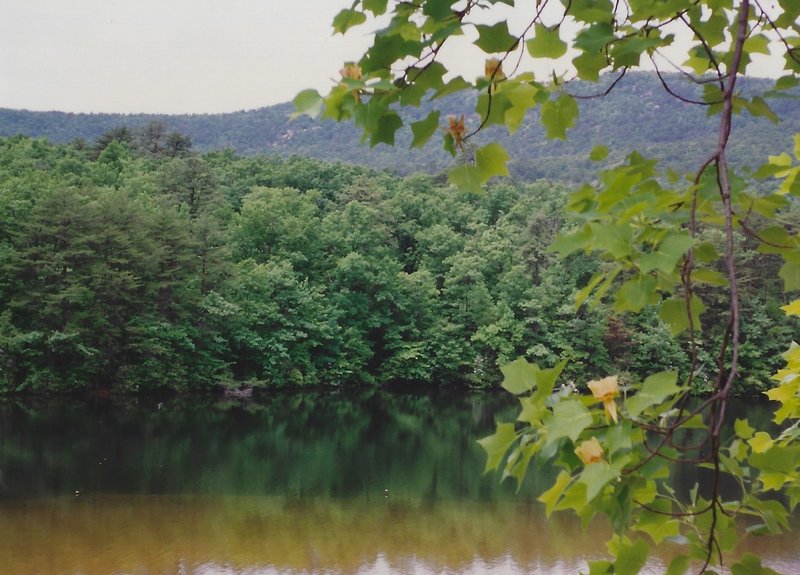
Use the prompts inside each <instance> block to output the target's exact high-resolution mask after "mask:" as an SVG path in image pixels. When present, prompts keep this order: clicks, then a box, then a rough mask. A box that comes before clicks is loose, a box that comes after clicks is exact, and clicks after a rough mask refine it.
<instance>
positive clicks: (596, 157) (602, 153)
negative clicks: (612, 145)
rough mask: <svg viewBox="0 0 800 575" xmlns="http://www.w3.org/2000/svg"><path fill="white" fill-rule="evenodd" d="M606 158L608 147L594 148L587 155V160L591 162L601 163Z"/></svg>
mask: <svg viewBox="0 0 800 575" xmlns="http://www.w3.org/2000/svg"><path fill="white" fill-rule="evenodd" d="M607 157H608V146H595V147H594V148H592V151H591V153H590V154H589V159H590V160H592V161H593V162H602V161H603V160H605V159H606V158H607Z"/></svg>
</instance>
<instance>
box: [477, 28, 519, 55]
mask: <svg viewBox="0 0 800 575" xmlns="http://www.w3.org/2000/svg"><path fill="white" fill-rule="evenodd" d="M475 29H476V30H477V31H478V39H477V40H475V45H476V46H477V47H478V48H480V49H481V50H483V51H484V52H486V53H487V54H497V53H505V52H508V51H510V50H513V49H514V47H515V46H516V44H517V39H516V38H515V37H514V36H512V35H511V34H510V33H509V32H508V23H507V22H506V21H505V20H502V21H500V22H498V23H497V24H493V25H491V26H489V25H486V24H476V25H475Z"/></svg>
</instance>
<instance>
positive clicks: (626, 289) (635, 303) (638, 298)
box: [614, 274, 660, 313]
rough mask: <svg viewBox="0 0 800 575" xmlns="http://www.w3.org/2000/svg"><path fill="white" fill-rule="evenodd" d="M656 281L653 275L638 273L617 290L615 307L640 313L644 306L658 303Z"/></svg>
mask: <svg viewBox="0 0 800 575" xmlns="http://www.w3.org/2000/svg"><path fill="white" fill-rule="evenodd" d="M656 283H657V282H656V278H654V277H653V276H649V275H642V274H636V275H635V276H634V277H632V278H631V279H629V280H628V281H626V282H625V283H624V284H622V286H620V288H619V289H618V290H617V294H616V303H615V305H614V309H616V310H617V311H632V312H634V313H638V312H640V311H642V308H644V306H646V305H648V304H654V303H657V302H658V301H659V299H660V298H659V295H658V293H656Z"/></svg>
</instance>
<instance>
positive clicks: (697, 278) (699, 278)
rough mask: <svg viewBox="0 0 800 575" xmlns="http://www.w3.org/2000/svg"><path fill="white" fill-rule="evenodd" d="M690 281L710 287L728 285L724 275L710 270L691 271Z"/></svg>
mask: <svg viewBox="0 0 800 575" xmlns="http://www.w3.org/2000/svg"><path fill="white" fill-rule="evenodd" d="M692 281H694V282H696V283H701V284H707V285H712V286H720V287H721V286H726V285H728V278H726V277H725V275H724V274H722V273H721V272H718V271H717V270H712V269H711V268H698V269H694V270H692Z"/></svg>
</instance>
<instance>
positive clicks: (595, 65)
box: [572, 52, 608, 82]
mask: <svg viewBox="0 0 800 575" xmlns="http://www.w3.org/2000/svg"><path fill="white" fill-rule="evenodd" d="M572 65H573V66H575V70H576V71H577V72H578V78H580V79H581V80H584V81H585V82H597V81H599V80H600V72H601V71H602V70H603V69H604V68H606V67H608V60H606V57H605V55H603V54H601V53H600V52H597V53H591V52H584V53H583V54H581V55H580V56H577V57H575V58H573V59H572Z"/></svg>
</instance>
